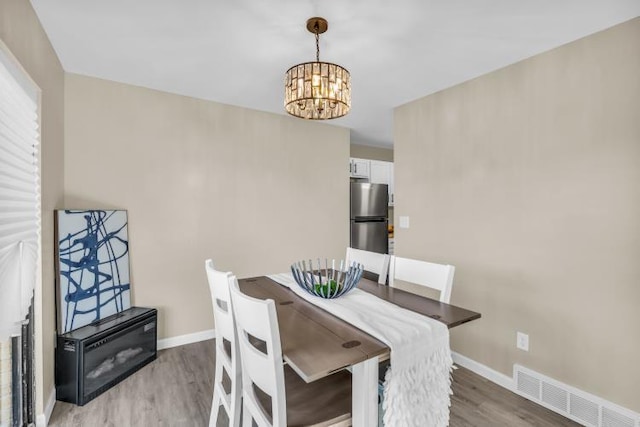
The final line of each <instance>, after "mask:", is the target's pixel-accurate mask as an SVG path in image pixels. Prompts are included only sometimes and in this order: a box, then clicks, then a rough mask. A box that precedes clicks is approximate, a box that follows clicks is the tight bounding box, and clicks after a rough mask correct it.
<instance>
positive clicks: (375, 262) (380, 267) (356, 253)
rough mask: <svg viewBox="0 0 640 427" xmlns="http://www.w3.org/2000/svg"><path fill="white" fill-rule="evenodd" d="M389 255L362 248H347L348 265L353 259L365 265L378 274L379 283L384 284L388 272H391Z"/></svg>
mask: <svg viewBox="0 0 640 427" xmlns="http://www.w3.org/2000/svg"><path fill="white" fill-rule="evenodd" d="M389 259H390V257H389V255H387V254H379V253H376V252H369V251H363V250H361V249H355V248H350V247H349V248H347V258H346V262H347V265H349V264H351V263H352V262H353V261H356V262H359V263H360V264H362V265H364V269H365V270H366V271H370V272H372V273H375V274H377V275H378V283H380V284H381V285H384V284H386V283H387V273H388V272H389Z"/></svg>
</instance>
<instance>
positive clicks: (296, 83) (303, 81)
mask: <svg viewBox="0 0 640 427" xmlns="http://www.w3.org/2000/svg"><path fill="white" fill-rule="evenodd" d="M328 27H329V24H328V23H327V20H326V19H324V18H319V17H316V18H310V19H308V20H307V30H309V32H311V33H313V34H315V36H316V60H315V62H304V63H302V64H298V65H294V66H293V67H291V68H289V69H288V70H287V72H286V74H285V79H284V108H285V110H287V113H289V114H291V115H292V116H296V117H300V118H303V119H311V120H326V119H336V118H338V117H342V116H344V115H345V114H347V113H348V112H349V110H350V109H351V77H350V74H349V71H347V70H346V69H345V68H343V67H341V66H340V65H337V64H331V63H329V62H320V34H322V33H324V32H325V31H327V28H328Z"/></svg>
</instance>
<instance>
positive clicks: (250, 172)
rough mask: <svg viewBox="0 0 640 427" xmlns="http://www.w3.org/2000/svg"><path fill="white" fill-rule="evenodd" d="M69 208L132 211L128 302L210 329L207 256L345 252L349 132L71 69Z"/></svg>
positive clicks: (279, 265) (252, 264)
mask: <svg viewBox="0 0 640 427" xmlns="http://www.w3.org/2000/svg"><path fill="white" fill-rule="evenodd" d="M65 118H66V137H67V141H66V151H65V162H66V163H65V165H66V168H65V185H66V197H65V205H66V206H67V207H69V208H76V207H81V208H89V207H99V208H101V207H106V208H121V209H127V210H128V211H129V235H130V243H131V246H130V250H131V252H130V257H131V258H130V260H131V272H132V287H133V299H134V303H135V304H137V305H141V306H152V307H157V308H158V309H159V310H160V320H159V323H160V330H159V337H160V338H166V337H175V336H179V335H183V334H188V333H193V332H199V331H203V330H207V329H211V328H212V327H213V316H212V314H211V313H212V312H211V300H210V295H209V288H208V286H207V283H206V276H205V272H204V260H205V259H206V258H208V257H211V258H213V260H214V262H215V264H216V265H217V266H218V267H219V268H221V269H224V270H231V271H233V272H235V273H236V274H237V275H238V276H239V277H246V276H252V275H261V274H267V273H277V272H283V271H288V269H289V265H290V264H291V262H293V261H296V260H299V259H302V258H304V257H306V258H308V257H318V256H321V257H325V256H327V257H336V258H341V257H344V251H345V248H346V246H347V244H348V185H349V177H348V171H347V170H346V168H344V165H345V164H346V163H347V162H348V157H349V131H348V129H344V128H339V127H334V126H329V125H324V124H319V123H314V122H308V121H304V120H299V119H293V118H289V117H286V116H284V115H276V114H270V113H263V112H258V111H253V110H248V109H243V108H238V107H231V106H227V105H222V104H217V103H214V102H207V101H202V100H196V99H193V98H187V97H182V96H177V95H172V94H168V93H163V92H158V91H153V90H149V89H143V88H139V87H134V86H128V85H124V84H119V83H114V82H109V81H105V80H98V79H95V78H90V77H83V76H78V75H73V74H68V75H67V80H66V114H65Z"/></svg>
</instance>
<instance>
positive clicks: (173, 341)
mask: <svg viewBox="0 0 640 427" xmlns="http://www.w3.org/2000/svg"><path fill="white" fill-rule="evenodd" d="M215 337H216V330H215V329H208V330H206V331H200V332H194V333H192V334H186V335H178V336H177V337H170V338H163V339H161V340H158V350H164V349H167V348H171V347H178V346H180V345H185V344H191V343H194V342H200V341H204V340H210V339H213V338H215Z"/></svg>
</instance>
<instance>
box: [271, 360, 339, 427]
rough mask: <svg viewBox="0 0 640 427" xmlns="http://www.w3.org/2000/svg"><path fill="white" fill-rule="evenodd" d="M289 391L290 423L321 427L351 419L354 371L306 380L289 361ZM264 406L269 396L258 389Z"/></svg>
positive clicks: (286, 373) (286, 372) (286, 374)
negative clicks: (291, 366) (352, 373)
mask: <svg viewBox="0 0 640 427" xmlns="http://www.w3.org/2000/svg"><path fill="white" fill-rule="evenodd" d="M284 377H285V387H286V394H287V426H289V427H302V426H305V427H310V426H314V427H321V426H330V425H333V424H336V423H339V422H341V421H348V420H350V419H351V374H350V373H349V372H348V371H346V370H343V371H339V372H336V373H335V374H332V375H330V376H328V377H326V378H322V379H319V380H317V381H313V382H311V383H306V382H304V380H303V379H302V378H300V376H299V375H298V374H296V373H295V371H294V370H293V369H291V368H290V367H289V365H285V366H284ZM258 396H259V398H260V403H261V404H262V407H263V408H269V407H270V402H269V396H267V395H265V394H263V393H258Z"/></svg>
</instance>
